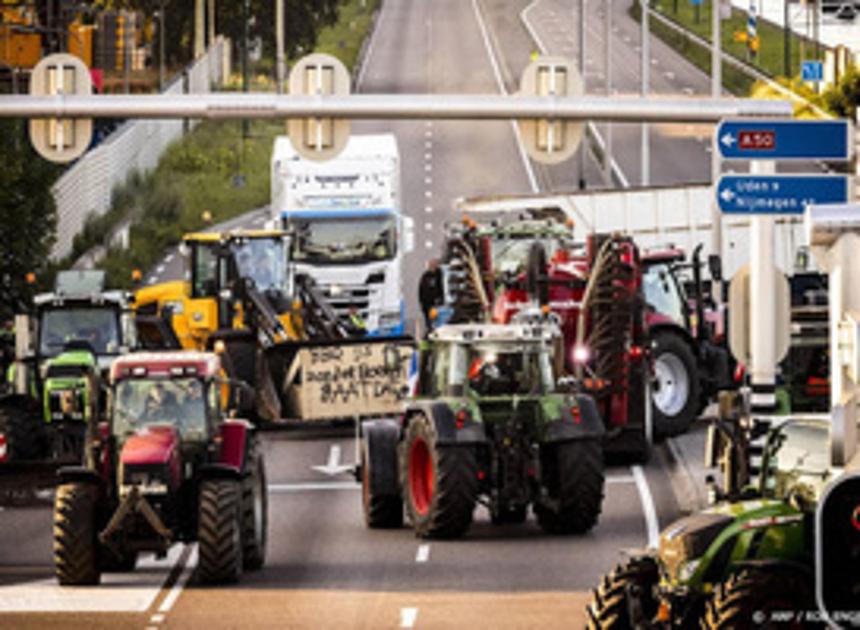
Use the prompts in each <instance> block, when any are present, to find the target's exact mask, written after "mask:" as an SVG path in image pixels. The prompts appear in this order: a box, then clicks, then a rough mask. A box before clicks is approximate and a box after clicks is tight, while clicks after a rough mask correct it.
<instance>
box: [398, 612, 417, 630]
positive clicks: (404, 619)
mask: <svg viewBox="0 0 860 630" xmlns="http://www.w3.org/2000/svg"><path fill="white" fill-rule="evenodd" d="M417 618H418V609H417V608H401V609H400V627H401V628H414V627H415V620H416V619H417Z"/></svg>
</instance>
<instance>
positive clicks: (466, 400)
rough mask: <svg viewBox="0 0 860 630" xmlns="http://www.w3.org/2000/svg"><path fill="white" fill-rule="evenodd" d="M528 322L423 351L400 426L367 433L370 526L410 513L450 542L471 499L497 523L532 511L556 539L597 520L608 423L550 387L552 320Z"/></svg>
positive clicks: (467, 329) (461, 529)
mask: <svg viewBox="0 0 860 630" xmlns="http://www.w3.org/2000/svg"><path fill="white" fill-rule="evenodd" d="M523 315H525V313H523V314H522V315H521V317H520V318H518V321H517V322H514V323H512V324H505V325H501V324H450V325H447V326H442V327H440V328H437V329H435V330H434V331H433V332H431V333H430V335H429V336H428V337H427V339H425V340H424V341H423V342H421V344H420V346H419V360H418V363H419V366H418V371H419V375H418V384H417V390H416V393H417V395H416V396H415V398H414V400H413V401H412V402H410V403H409V404H408V405H407V406H406V409H405V411H404V412H403V414H402V415H401V417H400V418H399V419H398V420H377V421H373V422H366V423H363V424H362V440H361V450H360V457H361V465H360V467H359V475H358V478H359V480H360V481H361V482H362V487H363V493H362V498H363V507H364V514H365V520H366V522H367V524H368V526H370V527H396V526H399V525H400V524H401V523H402V520H403V511H404V506H405V509H406V513H407V515H408V518H409V520H410V521H411V523H412V526H413V528H414V529H415V531H416V533H417V534H418V535H420V536H425V537H441V538H452V537H457V536H461V535H463V534H464V533H465V532H466V530H467V529H468V528H469V525H470V523H471V522H472V513H473V511H474V509H475V506H476V503H477V502H478V501H480V502H481V503H483V504H484V505H486V506H487V507H488V509H489V510H490V514H491V517H492V520H493V522H494V523H514V522H522V521H524V520H525V519H526V515H527V510H528V508H529V506H531V507H532V510H533V511H534V512H535V515H536V516H537V518H538V522H539V523H540V525H541V526H542V527H543V528H544V529H545V530H547V531H549V532H552V533H582V532H585V531H587V530H589V529H591V527H593V526H594V524H595V523H596V522H597V519H598V516H599V513H600V510H601V503H602V498H603V483H604V480H603V456H602V447H601V441H602V438H603V434H604V432H605V430H604V427H603V422H602V421H601V419H600V417H599V415H598V413H597V410H596V407H595V406H594V404H593V401H591V399H590V397H589V396H587V395H585V394H577V393H575V392H567V391H560V390H557V389H556V378H555V376H556V374H555V367H556V365H557V364H558V363H557V361H556V360H555V359H556V357H555V356H554V355H555V353H556V352H557V351H558V350H559V348H560V344H559V343H557V341H558V339H559V333H558V328H557V325H556V323H555V322H551V321H547V320H546V318H545V316H543V315H540V314H539V313H537V314H535V315H534V316H533V319H532V320H531V321H529V322H526V321H525V320H524V318H523ZM395 471H396V472H397V474H395Z"/></svg>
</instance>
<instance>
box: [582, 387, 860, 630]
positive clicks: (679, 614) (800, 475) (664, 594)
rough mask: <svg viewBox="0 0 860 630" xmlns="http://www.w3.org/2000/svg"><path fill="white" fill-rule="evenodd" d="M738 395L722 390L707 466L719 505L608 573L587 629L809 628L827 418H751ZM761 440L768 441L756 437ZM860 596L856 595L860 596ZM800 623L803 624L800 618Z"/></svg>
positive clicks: (826, 468)
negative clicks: (719, 479) (715, 467)
mask: <svg viewBox="0 0 860 630" xmlns="http://www.w3.org/2000/svg"><path fill="white" fill-rule="evenodd" d="M740 401H741V397H740V396H739V395H737V394H729V393H724V394H722V395H721V405H720V407H721V409H720V418H719V419H718V420H716V421H715V423H714V425H713V427H712V429H711V433H710V435H709V450H710V451H711V452H710V453H709V454H708V456H707V457H706V459H709V460H710V461H709V462H708V463H709V464H712V463H716V462H719V465H720V467H721V469H722V473H723V479H724V481H723V486H722V487H718V486H717V484H716V483H713V481H712V484H713V488H714V493H715V497H716V499H717V501H716V503H715V505H713V506H712V507H710V508H708V509H705V510H703V511H702V512H699V513H696V514H693V515H690V516H687V517H684V518H681V519H680V520H678V521H676V522H675V523H673V524H672V525H670V526H669V527H667V528H666V529H665V530H664V531H663V532H662V533H661V535H660V543H659V548H658V549H656V550H647V551H643V552H641V553H633V554H631V555H630V557H629V558H628V560H627V561H626V562H625V563H623V564H621V565H619V566H617V567H616V568H615V569H614V570H612V571H611V572H610V573H609V574H608V575H606V576H604V577H603V578H602V579H601V581H600V584H599V585H598V587H597V588H596V589H594V590H593V593H592V598H591V602H590V603H589V605H588V608H587V610H586V616H587V619H588V627H589V628H599V629H604V630H605V629H621V628H708V629H712V628H713V629H716V628H726V629H728V628H752V627H759V626H764V627H768V624H772V627H775V626H780V627H782V626H783V624H785V623H786V622H790V623H788V624H787V625H788V626H789V627H808V626H807V625H806V622H810V623H811V622H812V621H813V618H812V617H808V616H806V617H805V616H804V615H812V614H813V611H815V609H816V603H815V543H814V540H815V528H816V526H815V519H816V507H817V504H818V500H819V498H820V497H821V496H822V493H823V492H824V490H825V487H826V486H827V485H828V483H829V482H831V481H832V480H833V479H834V478H835V473H834V472H833V469H832V467H831V466H830V461H829V440H830V433H829V422H828V421H826V420H821V419H812V418H810V419H799V418H798V419H787V420H784V421H781V422H779V423H778V424H777V423H774V424H773V425H772V426H769V425H767V424H763V423H761V422H759V421H753V420H751V419H750V418H749V415H748V413H745V412H744V409H743V407H744V404H743V403H742V402H740ZM761 439H763V440H764V446H763V447H761V446H757V445H756V444H757V442H760V441H761ZM858 601H860V600H858ZM797 621H799V622H800V623H797V624H796V625H791V624H794V623H795V622H797Z"/></svg>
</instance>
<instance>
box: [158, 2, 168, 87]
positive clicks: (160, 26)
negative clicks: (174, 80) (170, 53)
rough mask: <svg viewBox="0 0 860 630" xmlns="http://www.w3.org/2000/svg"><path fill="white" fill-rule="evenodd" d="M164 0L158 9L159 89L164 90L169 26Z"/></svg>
mask: <svg viewBox="0 0 860 630" xmlns="http://www.w3.org/2000/svg"><path fill="white" fill-rule="evenodd" d="M164 10H165V9H164V0H161V6H160V8H159V10H158V17H159V18H160V19H159V22H158V89H159V90H160V91H162V92H163V91H164V84H165V72H164V35H165V33H164V30H165V29H166V28H167V18H166V16H165V14H164Z"/></svg>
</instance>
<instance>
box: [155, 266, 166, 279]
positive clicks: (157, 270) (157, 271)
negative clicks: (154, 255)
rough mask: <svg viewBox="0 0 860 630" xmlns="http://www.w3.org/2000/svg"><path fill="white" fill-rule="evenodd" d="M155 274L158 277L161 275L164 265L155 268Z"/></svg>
mask: <svg viewBox="0 0 860 630" xmlns="http://www.w3.org/2000/svg"><path fill="white" fill-rule="evenodd" d="M155 273H157V274H158V275H159V276H160V275H161V274H163V273H164V265H158V267H156V268H155Z"/></svg>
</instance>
